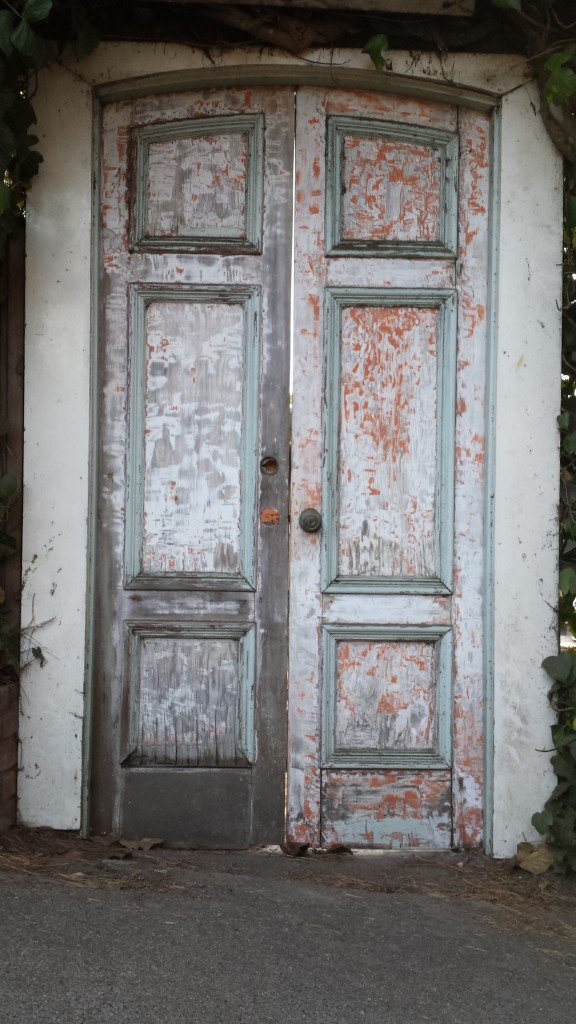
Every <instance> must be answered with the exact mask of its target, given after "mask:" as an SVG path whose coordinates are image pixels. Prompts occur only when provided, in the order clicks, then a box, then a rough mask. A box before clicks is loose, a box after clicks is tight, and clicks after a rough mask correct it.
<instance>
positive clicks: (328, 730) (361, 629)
mask: <svg viewBox="0 0 576 1024" xmlns="http://www.w3.org/2000/svg"><path fill="white" fill-rule="evenodd" d="M322 632H323V647H324V669H323V686H322V694H323V705H322V767H323V768H348V769H354V768H402V769H405V770H407V769H410V768H437V769H446V768H450V765H451V760H452V706H451V705H452V700H451V698H452V627H451V626H349V625H324V626H323V627H322ZM342 640H362V641H370V640H374V641H378V640H391V641H401V642H404V643H406V642H407V641H410V640H420V641H422V640H423V641H425V642H429V643H430V644H433V645H434V646H435V647H436V658H437V661H436V737H437V742H436V749H435V750H431V751H422V752H421V753H420V752H419V753H416V752H414V751H408V750H406V751H398V750H388V751H377V750H358V749H351V750H347V751H342V750H337V749H335V744H334V732H335V708H336V700H337V696H336V695H337V662H336V647H337V644H338V642H339V641H342Z"/></svg>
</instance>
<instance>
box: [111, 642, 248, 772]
mask: <svg viewBox="0 0 576 1024" xmlns="http://www.w3.org/2000/svg"><path fill="white" fill-rule="evenodd" d="M134 655H135V658H134V660H135V662H136V664H134V665H133V666H132V668H133V673H134V678H135V683H136V685H137V691H136V693H134V694H132V695H131V696H132V698H133V700H134V707H133V708H132V717H133V721H132V730H133V736H132V741H133V750H132V751H131V754H130V757H129V763H130V764H131V765H178V766H180V767H190V766H193V765H194V766H195V765H199V766H204V767H212V768H220V767H225V766H226V767H235V766H236V765H238V764H245V763H246V760H245V758H244V757H243V756H242V753H241V749H240V684H241V668H242V666H241V660H240V657H239V643H238V640H231V639H224V638H223V639H210V638H186V639H183V638H172V639H167V638H164V637H143V638H142V639H141V641H140V642H139V643H138V644H137V646H136V649H135V651H134Z"/></svg>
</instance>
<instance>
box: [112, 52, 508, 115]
mask: <svg viewBox="0 0 576 1024" xmlns="http://www.w3.org/2000/svg"><path fill="white" fill-rule="evenodd" d="M283 85H292V86H294V87H295V88H296V87H297V86H299V85H302V86H304V85H305V86H319V87H324V88H325V87H326V86H332V87H335V88H341V89H362V90H367V91H370V92H382V93H399V94H401V95H403V96H413V97H415V98H419V99H425V100H431V101H435V102H437V103H450V104H452V105H456V106H463V107H468V108H471V109H472V110H487V111H489V110H492V109H493V108H494V107H496V106H497V105H498V104H499V101H500V98H501V97H500V95H499V94H497V93H491V92H487V91H486V90H483V89H476V88H472V87H469V86H462V85H460V84H458V83H452V82H450V81H446V80H442V81H439V80H437V79H433V78H424V77H419V76H413V75H403V74H398V73H396V72H389V71H376V70H373V71H372V70H363V69H358V68H345V67H335V66H334V65H331V64H321V63H318V64H314V65H312V66H311V65H310V64H306V65H303V64H302V63H294V64H253V65H250V64H246V65H228V66H225V67H210V68H190V69H186V70H178V71H167V72H163V73H160V74H154V75H145V76H140V77H137V78H130V79H126V80H121V81H115V82H106V83H105V84H102V85H98V86H96V87H95V90H94V92H95V95H96V97H98V98H99V99H100V100H101V101H106V100H127V99H132V98H137V97H139V96H144V95H150V94H154V93H164V94H165V93H169V92H181V91H182V90H188V89H206V88H214V89H218V88H227V87H230V86H236V87H238V86H271V87H274V86H283Z"/></svg>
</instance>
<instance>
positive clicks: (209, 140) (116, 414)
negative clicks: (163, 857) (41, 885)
mask: <svg viewBox="0 0 576 1024" xmlns="http://www.w3.org/2000/svg"><path fill="white" fill-rule="evenodd" d="M101 147H102V151H101V210H102V234H101V282H100V294H101V319H100V324H99V339H100V341H99V425H100V427H99V437H98V456H97V458H98V472H97V477H98V487H99V495H98V513H97V529H96V531H95V532H96V551H95V558H96V565H97V573H96V576H97V582H96V593H95V602H94V604H95V608H94V621H95V628H94V636H95V644H94V658H93V661H94V715H93V719H94V732H93V738H92V764H93V770H92V783H91V823H92V828H93V829H95V830H98V831H102V830H104V831H109V830H114V831H119V832H121V833H122V834H124V835H131V836H135V835H150V834H152V835H158V836H163V838H164V839H165V840H166V841H167V842H170V843H172V844H176V845H189V846H206V847H210V846H211V847H243V846H247V845H250V844H255V843H270V842H278V841H279V840H281V839H282V838H283V837H284V835H285V831H287V834H288V835H289V836H290V837H291V838H292V839H295V840H298V841H302V842H310V843H312V844H314V845H321V844H326V843H330V842H335V841H342V842H347V843H353V844H356V845H369V846H370V845H376V846H384V847H401V848H419V847H420V848H422V847H427V848H446V847H449V846H450V845H452V844H458V845H462V844H467V845H477V844H478V843H479V842H480V841H481V835H482V804H483V796H482V793H483V727H482V723H483V689H484V688H483V675H484V657H483V651H484V641H483V622H484V614H483V611H484V610H483V598H482V595H483V583H484V581H483V568H484V558H483V532H484V527H483V517H484V489H485V488H484V448H485V438H484V435H485V402H484V398H485V361H486V360H485V348H486V288H487V230H488V229H487V223H488V198H489V197H488V188H489V120H488V117H487V116H486V115H485V114H483V113H478V112H474V111H470V110H463V109H458V108H457V107H456V106H449V105H443V104H439V103H434V102H424V101H421V100H415V99H414V98H405V97H402V96H397V95H388V94H371V93H370V94H368V93H365V92H355V91H346V90H340V89H330V90H325V89H319V88H301V89H297V90H294V89H293V88H291V87H288V86H283V87H280V88H276V89H265V88H260V87H259V88H254V89H250V88H246V89H222V90H219V89H207V90H205V91H201V92H198V91H196V92H182V93H170V94H165V95H156V94H151V95H149V96H143V97H138V98H135V99H131V100H121V101H118V102H113V101H111V102H108V103H106V104H105V106H104V109H103V119H102V134H101Z"/></svg>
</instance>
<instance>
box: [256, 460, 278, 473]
mask: <svg viewBox="0 0 576 1024" xmlns="http://www.w3.org/2000/svg"><path fill="white" fill-rule="evenodd" d="M260 469H261V470H262V472H263V473H265V474H266V476H274V473H277V472H278V462H277V461H276V459H275V458H274V457H273V456H272V455H265V456H264V458H263V459H261V460H260Z"/></svg>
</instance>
